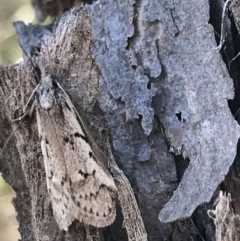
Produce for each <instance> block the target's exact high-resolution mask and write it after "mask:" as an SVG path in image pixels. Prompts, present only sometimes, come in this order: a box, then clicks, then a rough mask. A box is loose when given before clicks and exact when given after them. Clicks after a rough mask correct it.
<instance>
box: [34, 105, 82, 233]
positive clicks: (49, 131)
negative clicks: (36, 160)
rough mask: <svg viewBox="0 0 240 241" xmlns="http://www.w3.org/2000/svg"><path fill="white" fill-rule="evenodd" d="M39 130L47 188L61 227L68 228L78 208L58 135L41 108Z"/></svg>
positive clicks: (38, 112)
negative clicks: (73, 196) (72, 195)
mask: <svg viewBox="0 0 240 241" xmlns="http://www.w3.org/2000/svg"><path fill="white" fill-rule="evenodd" d="M37 119H38V131H39V135H40V139H41V148H42V153H43V158H44V165H45V171H46V180H47V188H48V192H49V197H50V200H51V204H52V209H53V214H54V217H55V219H56V221H57V223H58V225H59V227H60V229H63V230H67V229H68V227H69V226H70V225H71V223H72V222H73V221H74V220H75V219H77V218H78V215H77V213H78V209H77V207H76V205H75V203H74V202H73V200H72V199H71V188H70V184H69V182H68V180H66V178H67V176H66V174H67V170H66V166H65V162H64V158H63V155H62V150H61V146H60V145H59V144H58V136H57V133H56V132H55V131H53V130H54V129H53V128H54V124H53V123H52V122H51V118H50V116H49V113H48V112H47V111H45V110H43V109H41V108H39V109H38V110H37Z"/></svg>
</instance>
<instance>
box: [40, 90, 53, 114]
mask: <svg viewBox="0 0 240 241" xmlns="http://www.w3.org/2000/svg"><path fill="white" fill-rule="evenodd" d="M38 103H39V105H40V107H41V108H43V109H45V110H50V109H51V108H52V107H53V106H54V104H55V96H54V90H53V89H51V88H47V89H42V91H41V94H40V95H39V96H38Z"/></svg>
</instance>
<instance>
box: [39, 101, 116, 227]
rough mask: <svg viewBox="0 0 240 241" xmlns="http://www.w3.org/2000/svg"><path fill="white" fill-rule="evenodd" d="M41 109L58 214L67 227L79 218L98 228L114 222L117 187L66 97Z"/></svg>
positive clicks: (51, 191)
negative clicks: (96, 155)
mask: <svg viewBox="0 0 240 241" xmlns="http://www.w3.org/2000/svg"><path fill="white" fill-rule="evenodd" d="M58 101H59V104H58V105H55V106H54V107H52V108H51V109H50V110H48V111H45V110H43V109H41V108H39V110H38V115H39V117H38V119H39V121H38V123H39V127H38V128H39V129H40V130H39V133H40V136H41V143H42V151H43V155H44V162H45V167H46V173H47V183H48V189H49V194H50V198H51V202H52V207H53V213H54V216H55V218H56V220H57V222H58V224H59V226H60V228H62V229H64V230H66V229H67V227H68V226H69V225H70V224H71V223H72V221H73V220H74V219H75V218H76V219H78V220H79V221H80V222H83V223H85V224H89V225H92V226H95V227H105V226H108V225H110V224H111V223H112V222H113V221H114V219H115V216H116V204H115V196H116V192H117V188H116V186H115V183H114V180H113V178H112V176H111V175H110V173H109V172H108V171H107V170H104V169H103V167H102V166H101V165H100V164H99V163H98V160H96V157H95V156H94V153H93V151H92V148H91V146H90V143H89V141H88V138H87V136H86V134H85V133H84V131H83V129H82V127H81V126H80V124H79V122H78V120H77V117H76V115H75V112H74V111H73V110H72V109H71V108H68V107H67V105H66V103H65V99H64V98H63V97H59V100H58Z"/></svg>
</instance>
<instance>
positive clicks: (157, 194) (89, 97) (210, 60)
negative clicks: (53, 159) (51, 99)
mask: <svg viewBox="0 0 240 241" xmlns="http://www.w3.org/2000/svg"><path fill="white" fill-rule="evenodd" d="M233 2H234V1H233ZM211 4H212V6H211V7H212V8H213V6H215V5H214V4H215V3H211ZM235 4H236V5H233V7H234V6H235V7H237V3H235ZM86 8H87V9H88V12H89V14H90V18H87V17H86V18H85V19H82V20H81V24H78V25H74V24H76V23H73V22H71V21H72V20H71V13H70V12H68V13H66V14H64V15H63V16H62V17H61V19H60V20H59V19H58V20H57V23H58V24H55V26H54V27H53V28H50V27H49V28H48V29H46V28H44V29H43V28H42V27H40V26H39V28H37V30H38V32H41V34H42V36H41V41H39V38H40V37H37V38H36V34H35V35H31V33H33V31H34V30H33V28H34V27H33V26H24V25H22V24H20V25H21V28H22V31H20V28H18V27H17V28H18V36H19V38H20V42H21V43H22V45H23V47H24V49H25V51H26V52H27V53H28V54H29V53H30V47H31V46H32V45H35V46H39V43H40V44H41V43H43V44H45V45H46V43H47V48H48V50H49V51H48V54H49V56H48V57H47V58H48V59H49V62H46V63H44V64H45V65H46V68H47V69H48V70H51V71H53V72H54V71H55V72H56V73H57V74H58V75H59V74H60V75H63V73H64V72H66V76H70V77H69V78H66V79H63V80H59V81H60V82H61V85H62V86H63V88H64V89H65V90H66V92H67V93H68V94H69V96H70V97H71V99H72V101H73V103H74V105H75V106H76V108H77V110H78V111H79V112H81V113H83V115H84V117H85V118H86V121H88V124H90V125H89V126H90V127H92V128H93V133H96V136H95V138H96V140H97V141H98V143H99V145H100V146H101V138H100V139H99V136H101V131H100V132H99V130H100V129H101V128H99V126H102V125H103V124H102V121H103V122H104V120H103V119H102V118H101V116H102V114H104V116H105V117H106V118H105V120H106V122H104V126H105V127H106V126H107V129H108V130H107V133H108V134H109V133H111V134H109V136H110V137H111V140H112V144H113V148H114V151H115V153H114V154H115V158H116V159H117V162H118V164H119V165H120V167H121V169H122V170H123V172H124V173H125V174H126V175H127V177H128V179H129V180H130V182H131V185H132V186H133V187H134V191H135V195H136V197H137V199H138V204H139V207H140V211H141V214H142V217H143V221H144V223H145V226H146V229H147V233H148V238H149V240H176V241H179V240H214V239H215V234H214V225H213V222H212V221H211V220H210V218H209V217H208V216H207V210H208V209H210V207H211V203H210V204H205V205H202V206H201V207H200V208H198V209H197V210H196V212H194V214H193V215H192V212H193V211H194V210H195V209H196V208H197V207H198V205H201V204H202V203H204V202H206V201H210V199H211V198H212V196H213V193H214V191H215V190H216V189H217V191H218V188H217V187H218V185H219V184H220V182H221V181H223V180H224V176H225V175H226V174H227V173H228V171H229V168H230V166H231V165H232V163H233V161H234V158H235V155H236V149H237V141H238V138H239V135H240V129H239V126H238V124H237V122H236V121H235V120H234V117H233V115H232V114H231V112H230V110H229V108H228V100H229V99H231V98H233V96H234V89H233V82H232V80H231V79H230V78H229V74H228V72H227V68H226V65H225V64H224V63H223V61H222V58H221V55H220V54H219V53H218V52H216V50H215V49H214V48H215V47H216V46H217V43H216V41H215V39H214V30H213V28H212V27H211V26H210V25H209V24H208V21H209V5H208V1H201V2H200V1H197V0H195V1H179V2H176V1H168V2H167V3H166V2H163V1H154V2H152V3H150V2H149V1H148V0H142V1H138V2H135V1H130V0H129V1H114V3H113V2H112V1H107V0H101V1H97V2H95V3H93V4H92V5H88V6H86ZM43 11H44V10H43ZM85 11H86V10H85ZM85 11H83V13H84V12H85ZM216 11H217V10H216ZM218 11H219V12H220V14H219V16H220V18H221V8H219V9H218ZM233 11H234V10H233ZM219 12H218V13H219ZM85 13H86V12H85ZM214 14H215V12H214ZM234 17H235V20H237V19H238V18H237V15H235V16H234ZM213 24H214V23H213ZM20 25H19V26H20ZM58 25H59V28H58V27H57V26H58ZM74 26H75V27H74ZM237 26H238V23H237ZM23 29H24V31H25V34H24V35H23ZM26 32H28V33H29V34H26ZM51 32H53V33H51ZM26 36H27V37H26ZM79 36H81V41H80V40H79ZM33 37H35V39H34V38H33ZM51 38H52V44H51ZM70 38H73V39H75V41H76V46H79V44H80V45H81V47H80V48H77V49H74V51H79V52H77V57H76V59H75V60H74V61H71V54H70V53H72V52H73V46H69V45H68V43H69V42H70V41H69V39H70ZM46 39H47V40H46ZM54 41H55V42H54ZM56 41H57V43H56ZM23 43H24V44H23ZM227 44H229V42H228V43H227ZM230 44H233V43H230ZM56 46H59V47H58V48H56ZM236 47H237V46H236ZM71 51H72V52H71ZM227 54H229V52H227ZM227 54H226V56H228V55H227ZM70 63H73V65H71V66H70V65H69V64H70ZM228 63H229V62H228ZM229 66H230V65H228V67H229ZM235 70H236V68H235ZM236 71H237V70H236ZM0 74H1V76H0V77H1V79H0V87H1V95H0V98H1V103H4V105H2V104H1V105H0V108H2V109H1V111H0V113H1V115H0V118H1V119H0V120H1V121H0V123H1V133H2V135H1V137H0V138H1V139H0V140H1V142H0V143H1V144H2V145H3V144H4V142H5V140H6V138H7V136H9V133H11V131H12V129H16V127H17V124H16V123H10V122H9V121H6V117H7V118H8V120H9V119H14V118H16V117H18V116H19V115H21V114H22V109H23V106H24V104H25V103H26V101H27V99H28V97H29V96H30V94H31V92H32V90H33V89H34V86H35V85H36V84H35V81H34V79H33V77H34V75H33V72H32V71H31V68H30V67H29V64H28V65H26V64H23V63H21V64H18V65H15V66H8V67H6V66H2V67H1V70H0ZM230 74H232V73H231V72H230ZM234 74H235V77H236V76H238V74H239V73H237V74H236V72H235V73H234ZM234 80H235V82H234V83H235V87H236V93H239V92H238V91H239V90H238V89H237V88H238V81H237V78H235V79H234ZM237 98H239V96H237V97H236V99H237ZM236 99H235V100H236ZM230 106H231V107H232V112H233V113H236V111H237V109H238V107H239V104H237V102H234V101H233V102H230ZM34 116H35V115H33V117H32V118H28V119H25V121H24V123H23V124H22V125H21V126H20V127H19V128H18V129H17V131H16V133H15V137H14V138H13V139H12V140H11V141H10V142H9V144H8V146H7V148H6V149H5V152H4V156H1V162H0V170H1V172H2V173H3V174H4V178H5V179H6V180H7V181H8V182H9V183H10V184H11V185H12V186H13V188H14V189H15V191H16V193H17V198H16V199H15V201H14V203H15V207H16V210H17V211H18V220H19V222H20V233H21V235H22V240H41V239H42V240H80V239H81V237H82V240H84V232H83V228H82V227H81V226H80V225H79V224H77V223H74V225H73V226H72V227H71V229H70V233H68V234H65V233H63V232H61V231H60V230H59V229H58V227H57V225H56V222H55V220H54V218H53V216H52V213H51V207H50V206H49V201H48V196H47V193H46V183H45V173H44V168H43V162H42V154H41V150H40V147H39V139H38V133H37V130H36V120H35V117H34ZM99 122H101V124H99ZM106 123H107V124H106ZM96 126H98V128H96ZM94 128H95V129H94ZM102 129H104V128H102ZM103 148H104V147H103ZM169 149H170V150H172V151H173V153H174V154H175V155H176V156H174V155H172V154H170V153H169ZM179 154H180V156H177V155H179ZM184 158H185V160H184ZM237 159H238V157H237V158H236V160H237ZM20 160H21V161H20ZM188 161H190V164H189V163H188ZM185 169H186V171H185ZM184 171H185V172H184ZM183 173H184V175H183V178H182V174H183ZM237 175H238V164H237V162H235V163H234V166H233V167H232V168H231V171H230V172H229V174H228V178H227V179H226V180H225V181H224V183H223V184H224V185H222V186H221V188H225V189H228V191H231V190H232V191H234V190H239V188H238V186H239V181H235V182H234V187H233V181H234V180H236V179H237V180H238V177H237ZM181 178H182V179H181ZM178 183H180V185H178ZM175 189H177V191H176V192H175V193H174V196H173V197H172V195H173V191H174V190H175ZM236 193H237V191H236ZM235 195H236V197H238V196H237V194H235ZM171 197H172V199H171V200H170V198H171ZM169 200H170V202H169ZM166 203H168V204H167V205H166V206H165V208H164V209H163V207H164V205H165V204H166ZM233 205H234V204H233ZM235 207H236V208H238V210H239V207H238V206H237V205H236V206H235ZM162 209H163V210H162ZM23 210H25V211H24V212H23ZM160 210H162V212H161V216H160V219H161V220H162V221H174V220H178V219H182V218H186V217H190V216H191V215H192V216H191V218H189V219H186V220H184V221H175V222H173V223H168V224H165V223H161V222H159V220H158V213H159V211H160ZM237 214H238V213H237V212H236V215H237ZM103 233H104V238H105V240H108V238H109V237H110V236H111V237H112V239H113V240H126V234H125V233H124V231H123V230H122V229H121V218H119V217H118V218H117V219H116V221H115V223H114V224H113V225H112V226H110V227H109V228H107V229H105V230H104V231H103ZM29 236H31V238H29Z"/></svg>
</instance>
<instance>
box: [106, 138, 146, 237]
mask: <svg viewBox="0 0 240 241" xmlns="http://www.w3.org/2000/svg"><path fill="white" fill-rule="evenodd" d="M108 150H109V155H110V158H109V160H108V165H109V168H110V172H111V173H112V175H113V178H114V181H115V184H116V186H117V189H118V199H119V201H120V204H121V208H122V213H123V217H124V222H123V225H124V227H125V228H126V231H127V234H128V240H129V241H147V232H146V229H145V226H144V223H143V220H142V217H141V213H140V210H139V208H138V204H137V201H136V198H135V196H134V193H133V190H132V187H131V184H130V183H129V181H128V179H127V177H126V176H125V175H124V173H123V172H122V171H121V170H120V169H119V167H118V166H117V164H116V162H115V159H114V157H113V154H112V152H111V146H110V143H109V142H108Z"/></svg>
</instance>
